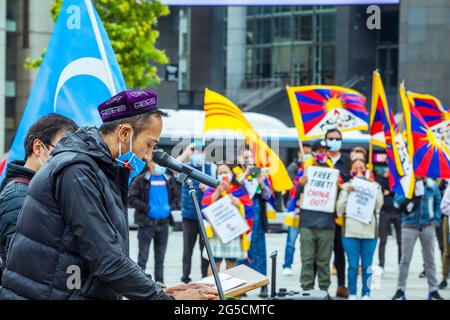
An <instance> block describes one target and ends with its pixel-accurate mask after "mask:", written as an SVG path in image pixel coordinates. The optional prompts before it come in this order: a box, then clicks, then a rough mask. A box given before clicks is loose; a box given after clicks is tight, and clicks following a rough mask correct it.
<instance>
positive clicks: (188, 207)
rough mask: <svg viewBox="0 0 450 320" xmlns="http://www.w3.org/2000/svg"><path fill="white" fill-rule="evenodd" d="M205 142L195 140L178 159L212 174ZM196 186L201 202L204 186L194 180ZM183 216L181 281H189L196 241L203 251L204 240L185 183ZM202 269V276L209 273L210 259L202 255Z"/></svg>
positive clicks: (182, 196) (182, 197) (182, 193)
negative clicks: (206, 159) (205, 157)
mask: <svg viewBox="0 0 450 320" xmlns="http://www.w3.org/2000/svg"><path fill="white" fill-rule="evenodd" d="M202 148H203V143H202V142H201V141H198V140H195V141H194V142H193V143H192V144H190V145H189V146H188V147H187V148H186V149H185V150H184V152H183V153H182V154H181V155H180V156H179V157H178V158H177V160H178V161H180V162H184V163H187V164H189V165H190V166H192V167H194V168H195V169H197V170H200V171H203V172H205V173H207V174H209V175H212V172H213V171H212V170H213V169H212V165H211V164H209V163H205V161H204V157H203V152H202ZM192 183H193V185H194V188H195V190H196V195H197V199H198V202H199V203H200V201H201V199H202V194H203V190H202V188H201V187H202V186H201V184H200V183H199V182H198V181H195V180H193V181H192ZM180 206H181V216H182V218H183V220H182V230H183V275H182V277H181V281H182V282H184V283H189V282H191V281H192V279H191V278H190V274H191V264H192V253H193V252H194V247H195V243H196V242H197V238H198V243H199V247H200V252H202V251H203V247H204V242H203V240H202V237H201V230H200V228H199V226H198V221H197V214H196V212H195V207H194V204H193V203H192V199H191V196H190V194H189V189H188V187H187V185H183V186H182V189H181V204H180ZM200 259H201V262H200V271H201V274H202V277H203V278H204V277H206V276H207V275H208V266H209V261H208V259H205V258H203V257H202V256H201V255H200Z"/></svg>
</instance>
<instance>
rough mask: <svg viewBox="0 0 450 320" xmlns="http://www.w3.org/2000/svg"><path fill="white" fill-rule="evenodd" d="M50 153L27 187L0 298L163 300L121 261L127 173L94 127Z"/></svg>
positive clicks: (145, 279)
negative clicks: (45, 162) (51, 155)
mask: <svg viewBox="0 0 450 320" xmlns="http://www.w3.org/2000/svg"><path fill="white" fill-rule="evenodd" d="M52 154H53V157H52V158H51V159H50V161H49V162H48V163H47V165H45V166H44V167H43V168H42V169H41V170H39V172H38V173H37V174H36V175H35V177H34V178H33V181H32V183H31V184H30V188H29V193H28V196H27V198H26V199H25V202H24V204H23V210H22V213H21V215H20V217H19V221H18V224H17V232H16V234H15V236H14V238H13V240H12V242H11V246H10V251H9V253H8V259H7V263H6V270H5V273H4V275H3V287H2V288H0V300H1V299H21V298H25V299H38V300H46V299H56V300H66V299H108V300H113V299H120V298H121V297H122V296H126V297H127V298H129V299H145V300H159V299H170V297H169V296H167V295H165V294H164V293H163V291H162V289H161V288H160V287H159V286H158V285H156V284H155V283H154V282H153V281H152V280H151V278H150V277H148V276H147V275H146V274H145V273H144V272H143V271H142V269H141V268H140V267H139V266H138V265H137V264H136V263H135V262H133V261H132V260H131V259H130V258H129V257H128V244H129V242H128V217H127V207H126V201H127V189H128V176H129V171H128V169H125V168H120V167H119V166H118V165H117V164H116V161H115V160H114V159H113V158H112V156H111V153H110V151H109V149H108V146H107V145H106V143H105V142H104V141H103V139H102V137H101V136H100V133H99V131H98V129H96V128H81V129H79V130H78V131H77V132H76V133H69V134H68V135H66V136H65V137H64V138H63V139H62V140H61V142H60V143H59V144H58V146H57V147H56V149H55V150H54V152H53V153H52ZM24 259H26V262H24ZM78 280H80V281H78Z"/></svg>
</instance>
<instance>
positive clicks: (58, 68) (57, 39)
mask: <svg viewBox="0 0 450 320" xmlns="http://www.w3.org/2000/svg"><path fill="white" fill-rule="evenodd" d="M123 90H125V81H124V79H123V76H122V73H121V71H120V68H119V64H118V63H117V59H116V57H115V55H114V52H113V49H112V47H111V43H110V41H109V39H108V36H107V34H106V31H105V29H104V27H103V24H102V22H101V21H100V19H99V17H98V14H97V12H96V11H95V9H94V6H93V5H92V3H91V1H90V0H65V1H64V4H63V6H62V8H61V12H60V14H59V16H58V20H57V22H56V25H55V28H54V30H53V33H52V36H51V38H50V42H49V45H48V48H47V53H46V54H45V57H44V61H43V62H42V65H41V68H40V70H39V73H38V76H37V79H36V82H35V83H34V86H33V89H32V91H31V95H30V98H29V100H28V104H27V106H26V107H25V110H24V113H23V115H22V119H21V121H20V124H19V128H18V130H17V133H16V136H15V138H14V141H13V144H12V147H11V150H10V154H9V158H8V161H12V160H21V159H24V156H25V151H24V147H23V142H24V139H25V135H26V134H27V131H28V129H29V128H30V127H31V125H32V124H33V123H34V122H36V120H38V119H39V118H41V117H43V116H45V115H47V114H49V113H52V112H56V113H59V114H62V115H64V116H67V117H69V118H70V119H72V120H74V121H75V122H76V123H77V124H78V125H80V126H85V125H90V126H92V125H96V126H98V125H99V124H101V118H100V116H99V114H98V112H97V106H98V105H99V104H101V103H102V102H103V101H106V100H108V99H109V98H110V97H111V96H113V95H115V94H116V93H118V92H120V91H123Z"/></svg>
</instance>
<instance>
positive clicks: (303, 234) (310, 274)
mask: <svg viewBox="0 0 450 320" xmlns="http://www.w3.org/2000/svg"><path fill="white" fill-rule="evenodd" d="M311 149H312V155H313V158H311V159H309V160H308V161H306V162H305V163H304V164H303V165H302V167H300V169H299V171H298V172H297V175H296V177H295V179H294V187H293V188H292V189H291V191H290V198H291V200H290V202H289V207H288V210H289V211H290V212H299V216H300V217H299V220H300V223H299V227H300V257H301V276H300V282H301V287H302V289H303V290H312V289H314V283H315V278H316V275H317V276H318V278H319V288H320V289H321V290H324V291H327V292H328V289H329V287H330V284H331V280H330V259H331V253H332V251H333V239H334V230H335V222H334V220H335V215H334V214H333V213H328V212H318V211H312V210H300V208H299V205H300V199H301V196H302V193H303V190H304V187H305V185H306V183H307V182H308V177H307V175H306V174H305V172H306V171H307V169H308V167H310V166H320V167H328V168H333V162H332V161H331V159H329V157H328V152H329V147H328V145H327V143H326V141H325V140H316V141H314V142H313V144H312V146H311ZM341 182H342V178H339V180H338V184H340V183H341Z"/></svg>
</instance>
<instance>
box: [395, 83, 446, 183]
mask: <svg viewBox="0 0 450 320" xmlns="http://www.w3.org/2000/svg"><path fill="white" fill-rule="evenodd" d="M400 97H401V100H402V104H403V110H404V113H405V123H406V132H407V137H408V149H409V155H410V158H411V159H412V163H413V167H414V173H415V174H416V176H419V177H429V178H442V179H449V178H450V159H449V154H450V153H449V149H448V148H447V147H446V146H445V145H444V144H443V143H442V142H441V141H439V140H438V139H437V138H436V136H435V135H434V133H433V131H432V130H431V129H430V127H429V126H428V124H427V123H426V121H425V120H424V118H423V117H422V115H421V114H420V113H419V111H418V110H417V108H416V106H415V105H414V103H413V100H412V99H411V100H408V97H407V96H406V92H405V88H404V87H403V86H401V87H400Z"/></svg>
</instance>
